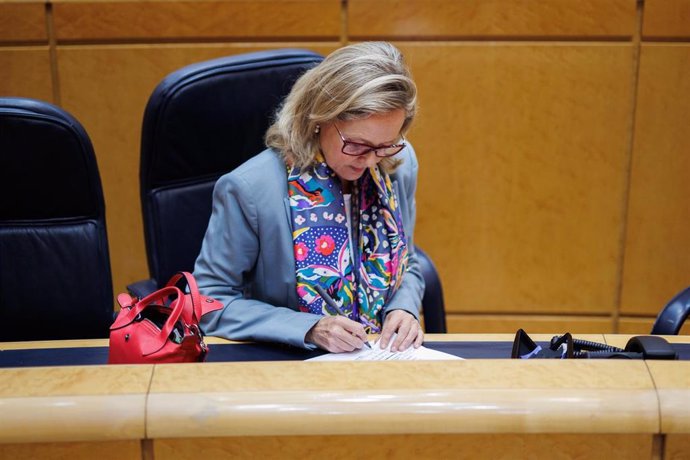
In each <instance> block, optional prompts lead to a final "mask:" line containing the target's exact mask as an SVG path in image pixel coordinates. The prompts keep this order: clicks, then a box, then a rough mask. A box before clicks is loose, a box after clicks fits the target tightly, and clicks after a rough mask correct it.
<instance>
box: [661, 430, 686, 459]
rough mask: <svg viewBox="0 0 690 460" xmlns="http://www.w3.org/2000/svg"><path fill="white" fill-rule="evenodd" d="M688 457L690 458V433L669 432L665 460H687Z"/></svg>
mask: <svg viewBox="0 0 690 460" xmlns="http://www.w3.org/2000/svg"><path fill="white" fill-rule="evenodd" d="M688 458H690V434H680V433H673V434H667V435H666V445H665V448H664V460H687V459H688Z"/></svg>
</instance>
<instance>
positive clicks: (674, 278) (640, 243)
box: [621, 44, 690, 316]
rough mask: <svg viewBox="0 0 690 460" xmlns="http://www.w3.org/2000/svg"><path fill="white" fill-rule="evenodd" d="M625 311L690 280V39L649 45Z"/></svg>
mask: <svg viewBox="0 0 690 460" xmlns="http://www.w3.org/2000/svg"><path fill="white" fill-rule="evenodd" d="M640 54H641V55H640V71H639V84H638V88H637V107H636V114H635V140H634V148H633V158H632V172H631V190H630V205H629V213H628V226H627V238H626V252H625V266H624V272H623V291H622V296H621V312H622V313H623V314H637V315H639V314H646V315H654V316H655V315H656V314H657V313H658V312H659V310H660V309H661V307H663V306H664V305H666V303H667V302H668V301H669V300H670V299H671V298H672V297H673V296H674V295H676V294H677V293H678V292H680V291H681V290H682V289H684V288H686V287H687V286H690V257H688V247H690V231H688V222H690V181H688V174H689V173H690V155H689V153H690V137H688V126H689V125H688V120H689V119H690V97H688V95H689V94H690V44H642V49H641V53H640Z"/></svg>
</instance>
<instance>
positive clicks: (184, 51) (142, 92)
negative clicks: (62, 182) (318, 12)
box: [58, 43, 337, 295]
mask: <svg viewBox="0 0 690 460" xmlns="http://www.w3.org/2000/svg"><path fill="white" fill-rule="evenodd" d="M288 46H289V47H300V48H309V49H312V50H314V51H316V52H318V53H322V54H327V53H329V52H330V51H332V50H333V49H335V48H336V47H337V44H335V43H327V44H326V43H325V44H313V43H280V44H256V45H246V44H244V45H240V44H238V45H159V46H154V45H129V46H125V45H110V46H58V62H59V72H60V84H61V88H60V89H61V94H62V105H63V106H64V107H65V108H66V109H67V110H69V111H71V112H72V113H73V114H74V115H75V116H77V117H78V118H79V120H80V121H81V122H82V123H83V124H84V127H85V128H86V130H87V132H88V133H89V135H90V136H91V139H92V141H93V145H94V149H95V151H96V156H97V158H98V166H99V169H100V173H101V177H102V182H103V189H104V194H105V199H106V211H107V225H108V239H109V242H110V261H111V265H112V272H113V283H114V291H115V295H117V293H119V292H122V291H124V289H125V286H126V285H127V284H128V283H131V282H133V281H136V280H141V279H146V278H148V276H149V275H148V268H147V262H146V251H145V247H144V235H143V224H142V218H141V205H140V198H139V146H140V141H141V122H142V117H143V113H144V108H145V106H146V103H147V101H148V97H149V95H150V94H151V92H152V91H153V89H154V88H155V87H156V85H157V84H158V83H159V82H160V81H161V80H162V79H163V78H164V77H165V76H166V75H167V74H169V73H170V72H172V71H174V70H177V69H179V68H180V67H183V66H185V65H188V64H192V63H195V62H200V61H204V60H207V59H212V58H217V57H221V56H227V55H234V54H239V53H244V52H251V51H259V50H265V49H272V48H278V47H288Z"/></svg>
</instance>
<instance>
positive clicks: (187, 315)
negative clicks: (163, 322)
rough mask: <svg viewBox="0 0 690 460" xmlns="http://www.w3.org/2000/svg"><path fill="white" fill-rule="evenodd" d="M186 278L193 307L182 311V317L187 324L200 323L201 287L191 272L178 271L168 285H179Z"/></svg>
mask: <svg viewBox="0 0 690 460" xmlns="http://www.w3.org/2000/svg"><path fill="white" fill-rule="evenodd" d="M182 278H184V279H185V282H186V283H187V286H188V287H189V296H190V297H191V298H192V305H191V308H186V309H185V311H183V312H182V319H183V320H184V321H185V323H187V324H198V323H199V319H200V318H201V313H202V310H201V295H200V294H199V287H198V286H197V284H196V280H195V279H194V276H193V275H192V274H191V273H189V272H177V273H176V274H174V275H173V276H172V278H170V280H169V281H168V283H167V284H166V286H177V284H178V283H179V282H180V280H181V279H182Z"/></svg>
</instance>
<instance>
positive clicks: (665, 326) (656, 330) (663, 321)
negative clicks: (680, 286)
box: [651, 287, 690, 335]
mask: <svg viewBox="0 0 690 460" xmlns="http://www.w3.org/2000/svg"><path fill="white" fill-rule="evenodd" d="M688 314H690V287H689V288H687V289H685V290H683V291H681V292H680V293H678V295H676V296H675V297H674V298H673V299H671V301H670V302H669V303H668V304H666V306H665V307H664V308H663V309H662V310H661V312H659V315H658V316H657V317H656V321H654V325H653V326H652V332H651V333H652V334H653V335H678V332H680V328H681V327H683V323H684V322H685V320H686V319H687V317H688Z"/></svg>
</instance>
